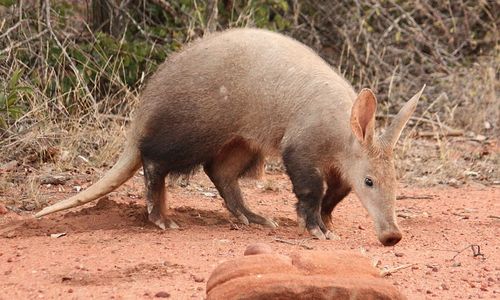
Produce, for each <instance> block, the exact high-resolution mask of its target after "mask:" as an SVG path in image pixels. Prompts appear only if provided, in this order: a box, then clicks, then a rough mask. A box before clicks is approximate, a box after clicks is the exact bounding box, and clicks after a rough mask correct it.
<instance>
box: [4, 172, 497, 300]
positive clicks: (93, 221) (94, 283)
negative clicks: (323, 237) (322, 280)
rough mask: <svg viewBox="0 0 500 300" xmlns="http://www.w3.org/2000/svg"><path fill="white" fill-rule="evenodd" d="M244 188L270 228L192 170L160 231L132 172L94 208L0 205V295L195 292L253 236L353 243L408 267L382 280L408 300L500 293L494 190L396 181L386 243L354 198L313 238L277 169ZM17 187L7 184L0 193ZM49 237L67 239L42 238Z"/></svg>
mask: <svg viewBox="0 0 500 300" xmlns="http://www.w3.org/2000/svg"><path fill="white" fill-rule="evenodd" d="M77 183H79V182H77ZM72 184H74V182H73V183H72V182H71V180H70V182H69V183H67V184H66V185H65V186H64V190H65V192H61V191H60V186H53V185H52V186H44V188H43V190H42V197H46V198H48V199H49V202H55V201H56V200H58V199H62V198H65V197H66V196H68V194H69V191H70V189H71V188H70V186H71V185H72ZM243 187H244V193H245V195H246V197H247V199H248V202H249V204H250V205H251V207H253V208H254V209H255V210H256V211H258V212H262V213H264V214H266V215H268V216H272V217H274V218H275V220H277V221H278V223H279V224H280V227H279V228H277V229H275V230H271V229H267V228H262V227H260V226H257V225H251V226H243V225H241V224H238V223H237V221H236V220H235V219H233V218H232V217H231V216H230V215H229V213H228V212H227V211H226V209H225V208H224V207H223V204H222V203H223V202H222V199H221V198H220V197H219V196H218V195H217V193H216V192H214V189H213V187H212V186H211V184H210V183H209V181H208V179H207V178H206V177H205V176H203V175H201V174H198V175H196V176H195V177H194V178H193V179H191V181H190V184H189V185H188V186H187V187H184V188H181V187H174V188H170V189H169V195H168V197H169V199H170V200H171V207H172V217H173V218H174V219H175V220H176V221H177V223H178V224H180V225H181V227H182V228H181V229H180V230H167V231H161V230H159V229H157V228H155V227H153V226H151V225H149V224H148V223H147V222H146V217H145V204H144V199H142V197H141V196H138V195H141V194H142V189H143V187H142V178H141V177H140V176H136V177H134V179H133V180H131V181H130V182H129V183H127V184H126V185H125V186H124V187H122V188H120V189H119V190H118V191H117V192H114V193H112V194H110V195H109V197H108V198H104V199H101V200H100V201H99V202H97V203H92V204H89V205H86V206H85V207H84V208H83V209H82V208H79V209H73V210H72V211H69V212H62V213H58V214H55V215H50V216H48V217H46V218H43V219H41V220H35V219H33V217H32V215H31V214H28V213H20V214H18V213H14V212H12V211H10V210H7V211H8V212H7V213H6V214H3V215H0V262H1V263H0V298H2V299H23V298H37V297H44V298H61V297H64V298H76V299H86V298H106V299H109V298H111V297H114V298H117V299H129V298H154V297H155V296H158V297H160V296H162V297H170V298H172V299H186V298H193V299H203V298H204V297H205V287H206V280H207V279H208V277H209V275H210V273H211V272H212V271H213V270H214V268H215V267H216V266H217V265H218V264H219V263H220V262H222V261H224V260H227V259H230V258H234V257H240V256H242V255H243V252H244V250H245V248H246V246H247V245H249V244H251V243H255V242H264V243H268V244H270V245H272V247H273V249H275V251H276V252H277V253H282V254H289V253H291V252H293V251H296V250H298V249H302V250H304V249H314V250H329V249H351V250H352V249H354V250H356V251H360V252H361V253H363V254H364V255H366V256H367V257H369V258H370V260H371V261H372V262H373V263H374V264H375V265H376V266H377V267H378V268H379V269H381V271H384V270H385V271H389V272H390V271H391V270H393V269H394V268H396V267H398V266H405V268H402V269H400V270H397V271H394V273H392V274H390V275H387V276H386V277H385V279H384V280H386V281H387V282H389V283H391V284H392V285H394V286H396V287H397V288H398V289H399V290H400V291H401V292H402V293H403V294H405V295H407V296H408V297H409V298H410V299H425V298H428V299H433V298H434V299H452V298H461V299H478V298H483V299H492V298H498V297H500V288H499V282H500V255H499V253H500V251H499V250H500V249H499V248H500V244H499V240H498V236H500V220H499V216H500V203H499V201H498V200H499V198H500V197H499V196H500V192H499V189H498V187H494V186H493V187H478V186H474V187H467V186H464V187H461V188H450V187H448V188H439V187H434V188H426V189H423V188H422V189H421V188H409V187H404V186H402V187H401V189H400V193H399V200H398V201H397V213H398V216H399V217H398V221H399V223H400V226H401V227H402V230H403V232H404V238H403V240H402V241H401V242H400V243H399V244H397V245H396V246H394V247H383V246H382V245H381V244H380V243H379V242H378V240H377V239H376V236H375V233H374V229H373V225H372V222H371V220H370V218H369V217H368V215H367V213H366V211H365V209H364V208H363V207H361V204H360V202H359V200H358V199H357V198H356V197H355V196H354V195H352V194H351V195H350V196H349V197H348V198H347V199H346V200H345V201H344V202H343V203H341V204H340V206H339V207H338V208H337V209H336V211H335V212H334V222H335V228H336V233H337V234H339V235H340V237H341V240H340V241H318V240H311V239H309V237H308V236H307V235H301V233H300V232H298V229H297V223H296V221H295V211H294V204H295V201H296V200H295V197H294V195H293V194H292V192H291V187H290V183H289V181H288V179H287V177H286V176H285V175H284V174H281V173H275V174H267V175H265V177H264V179H263V180H261V181H245V182H244V183H243ZM19 193H20V192H19V191H17V190H15V189H9V191H8V192H7V193H6V194H5V198H6V199H9V198H15V197H17V196H18V194H19ZM72 193H74V192H72ZM0 213H1V212H0ZM58 233H65V235H62V236H60V237H57V235H54V236H53V237H51V234H52V235H53V234H58Z"/></svg>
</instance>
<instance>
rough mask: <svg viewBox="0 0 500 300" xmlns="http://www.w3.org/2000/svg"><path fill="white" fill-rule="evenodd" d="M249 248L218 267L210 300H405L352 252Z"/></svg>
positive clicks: (211, 282)
mask: <svg viewBox="0 0 500 300" xmlns="http://www.w3.org/2000/svg"><path fill="white" fill-rule="evenodd" d="M270 251H271V250H270V247H268V246H265V245H250V246H249V247H248V248H247V250H246V251H245V253H251V255H247V256H244V257H240V258H236V259H233V260H229V261H227V262H224V263H222V264H221V265H219V266H218V267H217V268H216V269H215V271H214V272H213V273H212V275H211V276H210V278H209V280H208V282H207V295H208V296H207V299H306V298H307V299H405V297H404V296H403V295H402V294H400V293H399V292H398V291H397V290H396V288H395V287H393V286H392V285H391V284H389V283H387V282H386V281H384V280H383V279H382V278H381V276H380V272H379V271H378V270H377V269H375V268H374V267H372V266H371V264H370V260H369V259H368V258H367V257H365V256H363V255H361V254H359V253H356V252H352V251H330V252H326V251H308V252H305V251H298V252H293V253H292V254H290V255H288V256H286V255H280V254H275V253H270Z"/></svg>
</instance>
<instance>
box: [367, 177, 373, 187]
mask: <svg viewBox="0 0 500 300" xmlns="http://www.w3.org/2000/svg"><path fill="white" fill-rule="evenodd" d="M365 184H366V185H367V186H369V187H372V186H373V180H372V179H371V178H368V177H366V178H365Z"/></svg>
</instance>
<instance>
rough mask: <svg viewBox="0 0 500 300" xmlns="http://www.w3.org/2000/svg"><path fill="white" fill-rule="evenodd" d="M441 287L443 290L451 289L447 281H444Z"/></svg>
mask: <svg viewBox="0 0 500 300" xmlns="http://www.w3.org/2000/svg"><path fill="white" fill-rule="evenodd" d="M441 289H442V290H443V291H447V290H449V289H450V288H449V287H448V285H447V284H446V283H442V284H441Z"/></svg>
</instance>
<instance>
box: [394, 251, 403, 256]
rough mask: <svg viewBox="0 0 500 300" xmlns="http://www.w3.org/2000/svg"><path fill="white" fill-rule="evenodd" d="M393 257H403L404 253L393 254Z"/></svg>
mask: <svg viewBox="0 0 500 300" xmlns="http://www.w3.org/2000/svg"><path fill="white" fill-rule="evenodd" d="M394 255H395V256H396V257H403V256H404V253H402V252H395V253H394Z"/></svg>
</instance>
